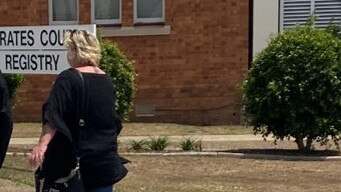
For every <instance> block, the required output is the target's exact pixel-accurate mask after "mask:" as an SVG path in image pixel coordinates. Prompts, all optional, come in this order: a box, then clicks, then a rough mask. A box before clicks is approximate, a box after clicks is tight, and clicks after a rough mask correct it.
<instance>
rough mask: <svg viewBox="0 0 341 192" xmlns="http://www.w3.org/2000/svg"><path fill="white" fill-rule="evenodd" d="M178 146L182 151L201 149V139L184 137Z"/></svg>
mask: <svg viewBox="0 0 341 192" xmlns="http://www.w3.org/2000/svg"><path fill="white" fill-rule="evenodd" d="M179 146H180V148H181V149H182V150H184V151H202V143H201V140H196V139H193V138H191V137H184V138H183V139H182V140H181V141H180V142H179Z"/></svg>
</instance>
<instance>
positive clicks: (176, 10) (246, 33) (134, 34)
mask: <svg viewBox="0 0 341 192" xmlns="http://www.w3.org/2000/svg"><path fill="white" fill-rule="evenodd" d="M103 2H107V3H108V4H105V5H104V4H102V3H100V1H98V0H97V1H96V0H67V1H66V0H30V1H27V0H2V1H0V15H1V20H0V26H36V25H57V24H63V25H65V24H91V23H96V24H100V27H101V28H102V30H103V33H104V35H105V36H106V38H109V39H111V40H113V41H115V42H116V43H118V45H119V46H120V48H121V50H122V51H123V52H125V54H126V55H127V56H128V57H129V58H130V59H133V60H135V61H136V69H137V73H138V78H137V82H136V83H137V88H138V90H137V93H136V95H135V100H134V111H133V112H132V113H131V119H132V121H146V122H174V123H184V124H199V125H214V124H231V123H232V124H238V123H240V112H241V105H240V100H241V99H240V98H241V96H240V94H239V93H238V85H239V84H240V83H241V81H242V78H243V75H244V73H245V72H246V70H247V69H248V64H249V60H250V55H251V54H250V49H249V47H250V42H251V40H250V26H251V22H250V14H251V11H250V10H251V9H250V7H251V5H250V4H252V3H251V0H214V1H205V0H148V1H145V0H116V1H115V0H105V1H104V0H103ZM66 4H70V5H67V6H66ZM109 4H110V6H108V5H109ZM65 7H68V9H66V8H65ZM108 7H113V8H112V9H110V10H107V8H108ZM70 10H71V11H70ZM104 10H105V11H104ZM55 77H56V76H55V75H26V81H25V83H24V84H23V85H22V86H21V87H20V89H19V90H18V100H19V102H18V103H17V105H16V108H15V110H14V119H15V120H16V121H39V120H40V116H41V105H42V103H43V102H44V101H45V99H46V98H47V96H48V94H49V91H50V88H51V85H52V82H53V80H54V79H55Z"/></svg>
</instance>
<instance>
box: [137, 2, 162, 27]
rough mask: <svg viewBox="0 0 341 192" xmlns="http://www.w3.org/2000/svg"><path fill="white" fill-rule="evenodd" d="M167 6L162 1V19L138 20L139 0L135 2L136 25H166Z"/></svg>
mask: <svg viewBox="0 0 341 192" xmlns="http://www.w3.org/2000/svg"><path fill="white" fill-rule="evenodd" d="M165 11H166V4H165V0H162V18H137V0H134V23H135V24H138V23H151V24H152V23H164V22H165V15H166V14H165Z"/></svg>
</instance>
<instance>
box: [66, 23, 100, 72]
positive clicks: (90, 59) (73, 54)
mask: <svg viewBox="0 0 341 192" xmlns="http://www.w3.org/2000/svg"><path fill="white" fill-rule="evenodd" d="M64 46H65V47H66V48H67V49H68V54H67V55H68V59H69V60H72V61H74V62H75V63H76V66H75V67H78V66H86V65H92V66H96V67H98V66H99V61H100V58H101V47H100V44H99V41H98V39H97V37H96V35H95V34H93V33H91V32H90V31H87V30H80V29H75V30H70V31H67V32H66V33H65V35H64Z"/></svg>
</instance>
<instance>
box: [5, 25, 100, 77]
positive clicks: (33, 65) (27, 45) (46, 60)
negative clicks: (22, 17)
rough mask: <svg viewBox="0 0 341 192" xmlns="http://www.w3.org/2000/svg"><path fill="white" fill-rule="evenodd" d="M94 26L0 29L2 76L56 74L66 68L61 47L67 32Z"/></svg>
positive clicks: (64, 56)
mask: <svg viewBox="0 0 341 192" xmlns="http://www.w3.org/2000/svg"><path fill="white" fill-rule="evenodd" d="M73 29H86V30H89V31H91V32H93V33H96V25H63V26H61V25H58V26H23V27H0V69H1V71H2V72H3V73H24V74H59V73H60V72H61V71H63V70H65V69H67V68H69V67H70V66H69V64H68V62H67V57H66V54H67V51H66V49H65V47H64V46H63V38H64V34H65V32H66V31H68V30H73Z"/></svg>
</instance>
